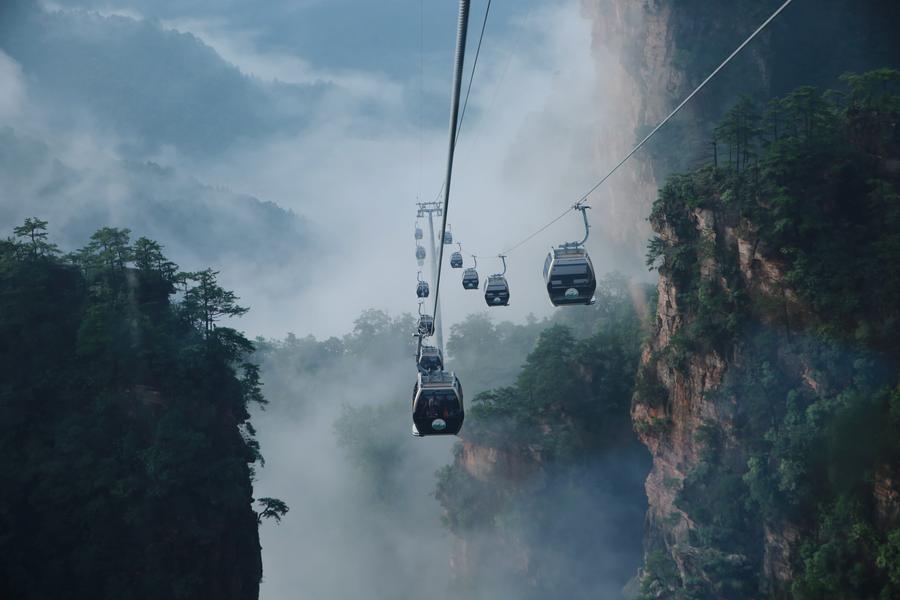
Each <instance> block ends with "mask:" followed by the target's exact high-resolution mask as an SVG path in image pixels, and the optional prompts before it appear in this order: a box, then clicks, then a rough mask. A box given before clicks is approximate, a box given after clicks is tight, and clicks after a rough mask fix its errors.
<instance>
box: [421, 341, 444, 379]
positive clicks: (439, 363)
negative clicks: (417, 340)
mask: <svg viewBox="0 0 900 600" xmlns="http://www.w3.org/2000/svg"><path fill="white" fill-rule="evenodd" d="M416 365H418V367H419V371H421V372H422V373H430V372H432V371H443V370H444V355H443V353H442V352H441V349H440V348H438V347H436V346H425V345H422V346H421V347H420V348H419V357H418V359H416Z"/></svg>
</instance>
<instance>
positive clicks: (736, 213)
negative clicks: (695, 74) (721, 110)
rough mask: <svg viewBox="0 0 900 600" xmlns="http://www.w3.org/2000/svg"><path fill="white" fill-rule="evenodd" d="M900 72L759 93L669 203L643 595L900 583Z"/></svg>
mask: <svg viewBox="0 0 900 600" xmlns="http://www.w3.org/2000/svg"><path fill="white" fill-rule="evenodd" d="M898 119H900V72H897V71H894V70H890V69H881V70H878V71H873V72H869V73H865V74H862V75H847V76H845V77H844V78H843V80H842V82H841V86H840V87H839V88H838V89H836V90H833V91H828V92H825V91H822V90H818V89H815V88H812V87H801V88H798V89H796V90H795V91H793V92H791V93H790V94H788V95H786V96H785V97H782V98H778V99H775V100H772V101H770V102H768V103H761V102H759V101H757V100H755V99H754V98H751V97H745V98H744V99H742V100H741V101H740V102H738V103H737V104H736V105H735V106H734V107H733V108H732V109H731V110H730V111H729V112H728V114H727V116H726V118H725V119H724V120H723V121H722V123H721V124H720V125H719V126H718V128H717V129H716V130H715V131H716V139H717V141H718V148H717V157H715V156H714V157H711V158H714V160H715V162H714V164H712V165H710V166H708V167H706V168H703V169H700V170H698V171H696V172H693V173H688V174H683V175H677V176H673V177H672V178H671V179H670V180H669V181H668V183H667V184H666V186H665V187H664V189H663V190H662V191H661V193H660V197H659V200H658V201H657V202H656V204H655V205H654V209H653V213H652V216H651V223H652V225H653V227H654V230H655V231H656V233H657V237H656V238H655V239H654V240H653V241H652V242H651V244H650V253H649V256H648V261H649V262H650V263H651V264H657V261H659V262H658V264H659V273H660V284H659V291H660V295H659V304H658V315H657V325H656V331H655V333H654V335H653V337H652V338H651V340H650V343H649V345H648V347H647V350H646V351H645V354H644V359H643V361H642V368H641V373H640V375H639V381H641V382H642V383H641V384H640V385H639V386H638V393H637V394H636V396H635V400H634V405H633V408H632V413H633V417H634V421H635V427H636V429H637V431H638V432H639V433H640V435H641V437H642V440H643V441H644V442H645V443H646V445H647V446H648V447H649V448H650V450H651V452H652V453H653V456H654V467H653V471H652V472H651V475H650V477H649V479H648V482H647V490H648V494H649V500H650V511H649V525H650V530H649V535H648V547H647V552H648V554H647V563H646V567H645V576H644V579H643V582H642V593H643V597H645V598H758V597H760V596H761V595H764V596H766V597H791V598H810V599H812V598H893V597H896V596H897V594H898V593H900V575H898V572H897V565H898V561H897V557H898V556H900V528H898V527H900V521H898V514H900V505H898V502H897V498H898V494H900V489H898V488H897V484H896V481H897V476H898V475H897V473H898V469H900V445H898V438H897V431H898V426H900V421H898V414H900V413H898V407H900V400H898V399H900V392H898V390H900V387H898V384H900V379H898V359H900V346H898V340H900V330H898V325H900V313H898V309H897V302H896V298H897V296H898V293H900V277H898V268H897V264H898V259H900V233H898V232H900V129H898Z"/></svg>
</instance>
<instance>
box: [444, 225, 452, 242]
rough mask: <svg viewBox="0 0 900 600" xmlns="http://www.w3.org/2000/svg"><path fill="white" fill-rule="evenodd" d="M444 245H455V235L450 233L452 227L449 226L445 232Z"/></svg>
mask: <svg viewBox="0 0 900 600" xmlns="http://www.w3.org/2000/svg"><path fill="white" fill-rule="evenodd" d="M444 243H445V244H452V243H453V234H452V233H450V226H449V225H447V230H446V231H445V232H444Z"/></svg>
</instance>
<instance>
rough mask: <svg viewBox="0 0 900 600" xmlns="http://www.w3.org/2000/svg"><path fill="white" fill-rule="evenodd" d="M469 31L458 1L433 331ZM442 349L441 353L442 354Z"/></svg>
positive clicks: (464, 0) (465, 5) (465, 9)
mask: <svg viewBox="0 0 900 600" xmlns="http://www.w3.org/2000/svg"><path fill="white" fill-rule="evenodd" d="M468 29H469V0H459V24H458V27H457V31H456V62H455V65H454V69H453V91H452V93H451V96H450V136H449V142H448V149H447V175H446V177H445V179H444V211H443V215H442V216H441V233H440V239H439V240H438V241H439V243H440V245H441V250H440V253H439V255H438V268H437V274H436V276H435V285H434V314H435V329H437V328H438V327H440V326H441V324H440V322H439V320H438V316H439V305H438V303H439V302H440V297H441V296H440V294H441V272H442V270H443V266H444V246H445V244H444V235H445V233H446V231H447V210H448V209H449V208H450V182H451V180H452V178H453V155H454V153H455V152H456V134H457V131H458V129H457V127H458V119H459V97H460V92H461V91H462V72H463V64H464V62H465V58H466V34H467V33H468ZM443 350H444V349H443V348H441V351H442V352H443Z"/></svg>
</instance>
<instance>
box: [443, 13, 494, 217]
mask: <svg viewBox="0 0 900 600" xmlns="http://www.w3.org/2000/svg"><path fill="white" fill-rule="evenodd" d="M490 14H491V0H488V2H487V6H486V7H485V9H484V19H483V20H482V22H481V34H480V35H479V36H478V46H477V47H476V48H475V58H474V59H473V60H472V72H471V73H470V75H469V85H468V86H467V87H466V98H465V100H464V101H463V105H462V111H461V112H460V115H459V124H458V125H457V129H456V143H457V144H458V143H459V134H460V133H461V131H462V125H463V121H465V120H466V108H467V107H468V106H469V94H470V93H471V92H472V82H473V81H475V69H476V67H478V57H479V56H480V55H481V43H482V42H483V41H484V30H485V29H486V28H487V22H488V16H489V15H490ZM443 193H444V184H443V183H442V184H441V189H440V191H439V192H438V193H437V196H435V198H434V200H435V202H437V201H438V200H440V198H441V195H442V194H443Z"/></svg>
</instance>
